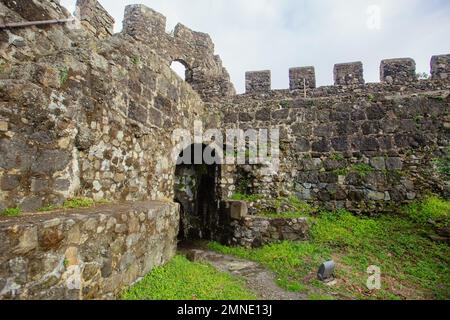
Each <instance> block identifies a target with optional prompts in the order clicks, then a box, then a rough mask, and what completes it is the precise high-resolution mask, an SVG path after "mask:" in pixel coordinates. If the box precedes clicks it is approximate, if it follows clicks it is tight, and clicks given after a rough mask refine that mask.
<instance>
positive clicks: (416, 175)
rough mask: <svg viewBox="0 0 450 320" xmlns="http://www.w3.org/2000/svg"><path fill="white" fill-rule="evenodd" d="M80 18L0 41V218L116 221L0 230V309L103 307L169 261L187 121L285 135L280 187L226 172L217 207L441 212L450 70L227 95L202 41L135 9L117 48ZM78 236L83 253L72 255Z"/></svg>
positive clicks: (254, 172)
mask: <svg viewBox="0 0 450 320" xmlns="http://www.w3.org/2000/svg"><path fill="white" fill-rule="evenodd" d="M78 4H79V5H80V11H79V15H80V17H81V26H82V28H81V29H77V28H74V27H73V26H72V25H71V24H53V25H45V26H39V27H36V26H34V27H27V28H12V29H2V30H0V211H2V210H3V209H5V208H11V207H16V206H18V207H20V208H22V210H23V211H25V212H28V211H35V210H37V209H39V208H42V207H44V206H48V205H60V204H62V203H63V202H64V201H65V200H66V199H69V198H73V197H90V198H94V199H96V200H102V199H107V200H110V201H113V202H117V203H119V202H120V203H123V205H118V206H117V210H113V209H111V207H108V206H100V207H96V208H93V209H86V211H83V212H82V213H83V215H81V216H80V215H78V213H70V212H55V213H51V214H44V215H42V214H40V215H36V214H30V215H28V214H26V215H24V216H23V217H20V218H10V219H9V218H2V220H1V221H0V238H1V239H2V243H3V245H0V257H1V258H0V297H1V298H8V299H17V298H22V299H23V298H39V299H42V298H100V297H101V298H104V297H111V298H112V297H114V296H116V295H117V293H118V292H120V290H121V289H123V288H124V287H126V286H127V285H129V284H130V283H132V282H134V281H135V280H137V279H138V278H139V277H141V276H142V275H143V274H145V273H146V272H147V271H149V270H150V269H151V268H152V267H154V266H156V265H159V264H161V263H163V262H164V261H167V260H168V259H170V258H171V256H173V254H174V251H175V248H174V243H176V236H177V233H178V228H179V226H178V224H177V223H176V221H178V220H179V212H178V207H177V206H174V205H173V204H172V201H173V200H174V185H175V180H176V177H175V174H176V163H175V162H174V159H172V157H171V156H172V150H173V148H174V143H173V141H172V139H171V138H172V132H173V130H174V129H188V130H191V129H192V128H193V123H194V121H196V120H201V121H203V123H204V124H205V125H206V124H207V127H208V128H223V129H226V128H242V129H258V128H271V127H277V128H280V130H281V133H282V137H281V147H282V150H281V152H282V157H281V169H280V172H279V174H277V175H275V176H270V177H267V176H262V175H261V174H260V173H261V172H260V171H261V168H260V167H259V166H248V165H246V166H223V167H222V168H221V174H220V176H218V180H217V184H218V186H217V188H218V190H219V192H218V193H220V195H221V199H219V200H226V199H227V197H228V196H230V195H231V194H232V193H233V192H239V188H238V186H239V184H240V183H241V182H242V179H243V177H242V173H243V172H245V173H246V176H247V177H251V181H249V188H250V189H251V190H252V191H253V193H262V194H267V195H270V196H273V197H277V196H286V195H297V196H298V197H299V198H300V199H302V200H305V201H307V202H310V203H312V204H317V205H320V206H323V207H326V208H329V209H336V208H347V209H349V210H352V211H353V212H366V213H373V212H384V211H388V210H390V209H392V208H393V207H395V206H398V205H399V204H401V203H403V202H408V201H411V200H413V199H415V198H417V197H420V196H422V195H423V194H425V193H426V192H429V191H433V192H436V193H439V194H442V195H444V196H448V191H449V188H448V186H449V185H448V180H446V177H445V176H444V175H442V174H441V173H440V172H439V171H438V170H437V168H436V165H435V159H438V158H441V157H443V156H444V154H445V152H446V150H447V148H448V143H449V123H450V118H449V114H448V108H449V97H448V96H449V90H450V81H449V79H450V78H449V74H450V63H449V60H450V57H449V56H448V55H446V56H436V57H433V59H432V70H431V74H432V78H431V79H430V80H421V81H416V78H415V66H414V62H413V61H412V60H410V59H407V60H386V61H384V62H383V63H382V66H381V77H382V82H381V83H378V84H365V82H364V79H363V66H362V64H361V63H350V64H340V65H336V67H335V70H334V74H335V82H336V85H334V86H327V87H320V88H316V81H315V75H314V68H312V67H306V68H293V69H291V70H290V71H289V74H290V88H289V90H271V80H270V72H267V71H266V72H258V73H247V75H246V88H247V93H246V94H243V95H236V94H235V90H234V87H233V85H232V84H231V82H230V79H229V75H228V73H227V71H226V69H225V68H224V67H223V65H222V62H221V60H220V57H219V56H217V55H215V53H214V45H213V43H212V40H211V38H210V37H209V36H208V35H207V34H204V33H199V32H195V31H192V30H190V29H188V28H186V27H185V26H183V25H181V24H179V25H177V27H176V28H175V31H174V33H173V34H168V33H166V31H165V17H164V16H162V15H161V14H159V13H157V12H155V11H153V10H152V9H149V8H147V7H145V6H142V5H130V6H127V8H126V10H125V18H124V28H123V31H122V32H121V33H118V34H112V33H113V32H112V30H113V23H114V21H113V19H112V18H111V17H110V15H109V14H108V13H107V12H106V11H105V10H104V9H103V8H102V7H101V5H100V4H99V3H98V2H97V1H96V0H79V1H78ZM69 16H70V15H69V13H68V12H67V10H65V9H64V8H62V7H61V6H60V5H59V2H58V1H56V0H35V1H12V0H1V1H0V20H1V22H2V23H10V22H21V21H37V20H50V19H64V18H68V17H69ZM173 61H180V62H181V63H183V64H184V65H185V67H186V70H187V72H186V81H183V80H182V79H180V78H179V77H178V76H177V75H176V74H175V73H174V72H173V71H172V70H171V69H170V64H171V63H172V62H173ZM205 129H207V128H205ZM142 201H144V202H142ZM155 201H159V202H155ZM136 206H137V207H136ZM154 206H156V207H157V208H158V209H155V210H156V211H155V213H154V214H150V213H149V212H148V211H146V208H148V210H150V211H152V210H153V209H152V208H153V207H154ZM152 212H153V211H152ZM89 214H91V216H90V215H89ZM145 215H147V218H146V219H145V217H144V216H145ZM141 216H142V219H141ZM88 217H89V218H88ZM214 217H216V216H211V217H209V218H210V220H212V219H213V218H214ZM222 218H223V217H222ZM55 219H59V220H55ZM136 219H137V220H138V221H139V222H138V223H137V224H136V223H135V222H136ZM225 220H226V219H225ZM109 221H113V222H114V221H115V224H114V225H113V222H111V223H109ZM212 222H214V221H212ZM108 225H109V227H108ZM123 225H124V226H125V227H124V226H123ZM154 225H157V226H160V227H156V228H153V227H152V226H154ZM77 226H78V228H79V229H80V237H81V238H80V239H83V241H81V240H80V241H79V242H77V241H75V242H73V241H72V240H73V239H74V237H73V232H74V231H73V230H74V228H75V231H76V227H77ZM94 226H95V227H94ZM237 231H239V230H237ZM269 231H270V230H269ZM75 233H76V232H75ZM75 239H78V238H77V237H75ZM136 239H139V240H136ZM116 240H117V241H116ZM136 241H137V242H136ZM116 242H117V243H116ZM113 243H116V244H117V245H113ZM36 261H42V262H39V263H38V262H36ZM119 278H120V279H119ZM39 279H40V280H39ZM42 279H47V280H48V281H47V282H42V281H41V280H42ZM73 283H77V284H80V285H79V286H75V287H74V286H73ZM111 285H112V286H113V287H111Z"/></svg>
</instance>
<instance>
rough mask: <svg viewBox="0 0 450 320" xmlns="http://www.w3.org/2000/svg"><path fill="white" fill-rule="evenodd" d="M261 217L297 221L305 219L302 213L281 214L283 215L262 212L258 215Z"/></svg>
mask: <svg viewBox="0 0 450 320" xmlns="http://www.w3.org/2000/svg"><path fill="white" fill-rule="evenodd" d="M260 216H262V217H266V218H271V219H298V218H305V213H303V212H283V213H273V212H263V213H261V214H260Z"/></svg>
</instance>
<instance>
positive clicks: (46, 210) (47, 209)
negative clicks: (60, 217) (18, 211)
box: [38, 205, 60, 212]
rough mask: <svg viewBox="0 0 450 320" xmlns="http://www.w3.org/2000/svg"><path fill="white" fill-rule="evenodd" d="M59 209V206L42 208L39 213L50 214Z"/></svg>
mask: <svg viewBox="0 0 450 320" xmlns="http://www.w3.org/2000/svg"><path fill="white" fill-rule="evenodd" d="M59 208H60V207H58V206H53V205H48V206H46V207H42V208H40V209H39V210H38V211H39V212H50V211H55V210H57V209H59Z"/></svg>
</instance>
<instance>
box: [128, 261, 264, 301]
mask: <svg viewBox="0 0 450 320" xmlns="http://www.w3.org/2000/svg"><path fill="white" fill-rule="evenodd" d="M122 299H124V300H256V296H255V295H254V294H253V293H251V292H249V291H248V290H247V289H246V288H245V287H244V283H243V282H242V281H241V280H240V279H237V278H234V277H232V276H231V275H229V274H227V273H222V272H219V271H217V270H216V269H215V268H213V267H212V266H209V265H205V264H201V263H194V262H190V261H188V260H187V259H186V258H185V257H183V256H180V255H178V256H176V257H175V258H174V259H172V261H171V262H169V263H168V264H167V265H166V266H163V267H158V268H155V269H154V270H153V271H152V272H151V273H150V274H148V275H147V276H146V277H145V278H144V279H143V280H142V281H141V282H139V283H138V284H136V285H135V286H133V287H131V288H130V289H129V290H128V291H126V292H125V293H123V294H122Z"/></svg>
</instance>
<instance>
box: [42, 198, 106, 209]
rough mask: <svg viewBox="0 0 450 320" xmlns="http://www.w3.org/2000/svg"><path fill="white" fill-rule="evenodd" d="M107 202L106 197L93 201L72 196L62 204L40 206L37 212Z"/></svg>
mask: <svg viewBox="0 0 450 320" xmlns="http://www.w3.org/2000/svg"><path fill="white" fill-rule="evenodd" d="M108 203H110V201H109V200H106V199H102V200H98V201H94V200H92V199H89V198H74V199H68V200H66V201H65V202H64V203H63V205H62V206H54V205H48V206H46V207H42V208H40V209H39V210H38V211H39V212H50V211H55V210H62V209H79V208H90V207H93V206H95V205H99V204H108Z"/></svg>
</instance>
